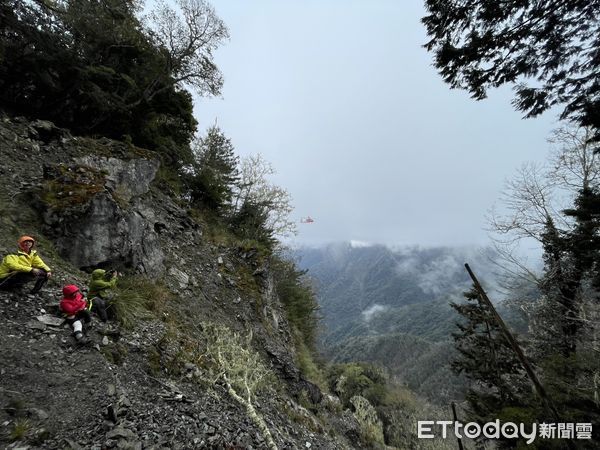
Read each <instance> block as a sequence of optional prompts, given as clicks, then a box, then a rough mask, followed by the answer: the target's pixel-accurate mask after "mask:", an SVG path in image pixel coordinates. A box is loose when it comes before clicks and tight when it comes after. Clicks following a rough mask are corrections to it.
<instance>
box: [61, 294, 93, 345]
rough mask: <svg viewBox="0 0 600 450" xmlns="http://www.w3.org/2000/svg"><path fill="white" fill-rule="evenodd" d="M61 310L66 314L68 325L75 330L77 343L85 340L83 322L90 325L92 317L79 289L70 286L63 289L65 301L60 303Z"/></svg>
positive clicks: (74, 334)
mask: <svg viewBox="0 0 600 450" xmlns="http://www.w3.org/2000/svg"><path fill="white" fill-rule="evenodd" d="M59 306H60V310H61V311H62V312H63V313H65V314H66V316H67V323H68V324H69V325H71V328H73V336H75V340H76V341H77V342H82V340H83V323H82V322H81V321H82V320H83V322H85V323H86V324H87V323H90V322H91V320H92V317H91V315H90V312H89V311H88V309H87V301H86V300H85V298H83V295H82V294H81V292H79V288H78V287H77V286H75V285H74V284H69V285H67V286H65V287H64V288H63V299H62V300H61V301H60V304H59Z"/></svg>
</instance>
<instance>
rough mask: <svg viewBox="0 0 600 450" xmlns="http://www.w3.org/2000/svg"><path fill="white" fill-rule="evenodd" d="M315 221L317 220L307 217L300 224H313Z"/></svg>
mask: <svg viewBox="0 0 600 450" xmlns="http://www.w3.org/2000/svg"><path fill="white" fill-rule="evenodd" d="M314 221H315V220H314V219H313V218H312V217H310V216H306V217H303V218H302V219H300V223H313V222H314Z"/></svg>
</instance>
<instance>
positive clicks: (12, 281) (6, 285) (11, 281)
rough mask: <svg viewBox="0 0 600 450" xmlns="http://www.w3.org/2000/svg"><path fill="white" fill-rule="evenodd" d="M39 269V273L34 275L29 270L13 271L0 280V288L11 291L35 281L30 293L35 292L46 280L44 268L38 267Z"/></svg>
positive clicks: (46, 273)
mask: <svg viewBox="0 0 600 450" xmlns="http://www.w3.org/2000/svg"><path fill="white" fill-rule="evenodd" d="M40 271H41V272H40V274H39V275H34V274H33V273H31V272H13V273H11V274H10V275H9V276H8V277H6V278H3V279H1V280H0V289H2V290H3V291H11V290H13V289H18V288H21V287H23V286H24V285H26V284H27V283H30V282H31V281H35V284H34V285H33V289H32V290H31V293H32V294H35V293H36V292H38V291H39V290H40V289H41V288H42V287H44V285H45V284H46V283H47V282H48V272H46V271H45V270H44V269H40Z"/></svg>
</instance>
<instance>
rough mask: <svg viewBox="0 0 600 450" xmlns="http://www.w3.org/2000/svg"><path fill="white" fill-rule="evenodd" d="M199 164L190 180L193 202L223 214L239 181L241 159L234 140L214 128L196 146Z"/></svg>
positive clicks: (197, 163) (196, 164) (196, 165)
mask: <svg viewBox="0 0 600 450" xmlns="http://www.w3.org/2000/svg"><path fill="white" fill-rule="evenodd" d="M194 155H195V158H196V163H195V166H194V174H193V175H192V177H191V181H190V187H191V192H190V195H191V197H192V201H193V202H195V203H197V204H200V205H202V206H204V207H207V208H209V209H212V210H213V211H218V212H221V213H223V212H224V210H226V209H227V208H229V207H230V206H231V199H232V196H233V191H234V187H235V186H236V184H237V183H238V181H239V169H238V157H237V156H236V155H235V153H234V148H233V145H232V144H231V141H230V140H229V139H228V138H227V137H226V136H225V134H224V133H223V132H222V131H221V129H220V128H219V127H217V126H216V125H215V126H212V127H210V128H209V129H208V130H207V133H206V136H204V137H203V138H200V139H199V140H198V141H197V142H196V145H195V147H194Z"/></svg>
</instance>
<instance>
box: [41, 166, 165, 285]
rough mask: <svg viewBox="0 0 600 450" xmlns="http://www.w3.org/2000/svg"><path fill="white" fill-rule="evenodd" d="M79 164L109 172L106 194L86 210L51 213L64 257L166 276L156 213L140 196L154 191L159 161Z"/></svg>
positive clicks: (80, 263)
mask: <svg viewBox="0 0 600 450" xmlns="http://www.w3.org/2000/svg"><path fill="white" fill-rule="evenodd" d="M77 161H78V163H79V164H81V165H83V166H87V167H91V168H92V169H93V170H95V171H100V172H103V173H107V175H106V178H105V186H104V187H105V188H106V189H105V190H104V191H103V192H100V193H98V194H95V195H93V196H92V197H91V198H90V199H88V200H87V202H85V203H84V204H83V205H79V206H73V207H72V208H68V209H67V210H66V211H65V210H61V211H59V212H57V211H54V210H53V209H52V208H50V209H49V210H47V211H46V214H45V222H46V224H47V225H49V226H50V227H51V228H52V229H53V234H54V235H55V244H56V247H57V249H58V251H59V252H60V253H61V255H62V256H63V257H64V258H65V259H68V260H69V261H70V262H71V263H73V264H74V265H76V266H78V267H81V268H87V267H96V266H100V265H104V266H108V265H116V266H126V267H133V268H135V269H136V270H137V271H138V272H142V273H146V274H148V275H153V276H155V275H159V274H162V273H163V272H164V266H163V261H164V254H163V251H162V249H161V247H160V242H159V240H158V234H157V232H156V231H155V226H154V217H155V213H154V211H153V210H152V208H150V207H149V206H147V205H145V204H144V202H143V200H142V198H141V197H140V196H142V195H144V194H146V193H147V192H148V190H149V188H150V183H151V182H152V180H153V179H154V176H155V175H156V170H157V169H158V162H156V161H149V160H144V159H139V160H130V161H122V160H119V159H116V158H101V157H95V156H94V157H82V158H78V159H77ZM48 172H49V173H51V171H48Z"/></svg>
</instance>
